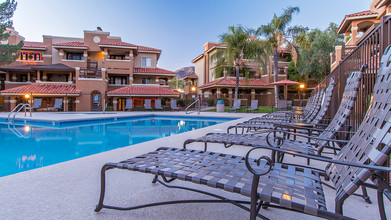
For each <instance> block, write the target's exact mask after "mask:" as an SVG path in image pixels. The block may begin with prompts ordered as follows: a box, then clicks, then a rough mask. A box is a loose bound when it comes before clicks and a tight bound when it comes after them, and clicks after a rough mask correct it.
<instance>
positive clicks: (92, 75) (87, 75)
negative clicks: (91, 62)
mask: <svg viewBox="0 0 391 220" xmlns="http://www.w3.org/2000/svg"><path fill="white" fill-rule="evenodd" d="M79 78H81V79H101V78H102V71H101V70H92V69H80V73H79Z"/></svg>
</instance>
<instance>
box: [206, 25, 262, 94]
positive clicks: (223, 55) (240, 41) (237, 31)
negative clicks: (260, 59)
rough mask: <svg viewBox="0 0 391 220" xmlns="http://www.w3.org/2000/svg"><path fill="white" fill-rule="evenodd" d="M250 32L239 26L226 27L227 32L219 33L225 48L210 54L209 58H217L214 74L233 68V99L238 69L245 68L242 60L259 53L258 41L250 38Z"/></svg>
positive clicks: (237, 88) (238, 73)
mask: <svg viewBox="0 0 391 220" xmlns="http://www.w3.org/2000/svg"><path fill="white" fill-rule="evenodd" d="M250 33H251V31H250V30H246V29H245V28H243V27H241V26H237V27H235V26H230V27H228V32H227V33H224V34H222V35H220V42H222V43H224V44H226V48H225V49H222V50H219V51H217V52H216V53H215V54H213V55H212V56H211V60H213V59H215V58H216V59H217V61H216V66H215V71H214V72H215V73H214V74H215V76H217V77H219V76H222V75H223V73H226V72H227V71H229V72H231V71H233V69H234V70H235V76H236V87H235V96H234V99H235V100H236V99H238V91H239V76H240V71H241V70H242V71H243V70H244V69H246V66H245V63H244V61H245V60H253V59H255V57H256V56H257V55H258V54H259V49H260V47H259V43H258V42H257V41H254V40H251V37H252V35H251V34H250ZM211 63H212V62H211Z"/></svg>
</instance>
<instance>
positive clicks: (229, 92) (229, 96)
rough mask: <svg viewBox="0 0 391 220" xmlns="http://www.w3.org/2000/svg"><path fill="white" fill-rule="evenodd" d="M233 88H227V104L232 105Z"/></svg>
mask: <svg viewBox="0 0 391 220" xmlns="http://www.w3.org/2000/svg"><path fill="white" fill-rule="evenodd" d="M232 95H233V89H228V101H229V106H232V103H233V96H232Z"/></svg>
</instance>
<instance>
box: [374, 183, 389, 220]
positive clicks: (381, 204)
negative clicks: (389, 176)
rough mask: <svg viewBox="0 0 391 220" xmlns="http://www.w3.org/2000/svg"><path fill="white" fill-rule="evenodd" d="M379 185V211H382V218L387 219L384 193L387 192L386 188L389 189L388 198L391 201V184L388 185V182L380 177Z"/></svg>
mask: <svg viewBox="0 0 391 220" xmlns="http://www.w3.org/2000/svg"><path fill="white" fill-rule="evenodd" d="M378 181H379V182H380V183H379V187H378V189H377V203H378V207H379V213H380V219H382V220H385V219H387V216H386V211H385V209H384V194H385V193H386V192H385V190H386V189H387V190H388V192H387V193H388V195H387V198H388V199H389V200H390V201H391V195H390V194H389V193H391V186H390V185H388V183H386V182H384V180H381V179H379V178H378Z"/></svg>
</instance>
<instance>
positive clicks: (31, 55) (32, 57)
mask: <svg viewBox="0 0 391 220" xmlns="http://www.w3.org/2000/svg"><path fill="white" fill-rule="evenodd" d="M18 60H29V61H42V60H43V59H42V52H35V51H33V52H31V51H21V52H20V54H19V58H18Z"/></svg>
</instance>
